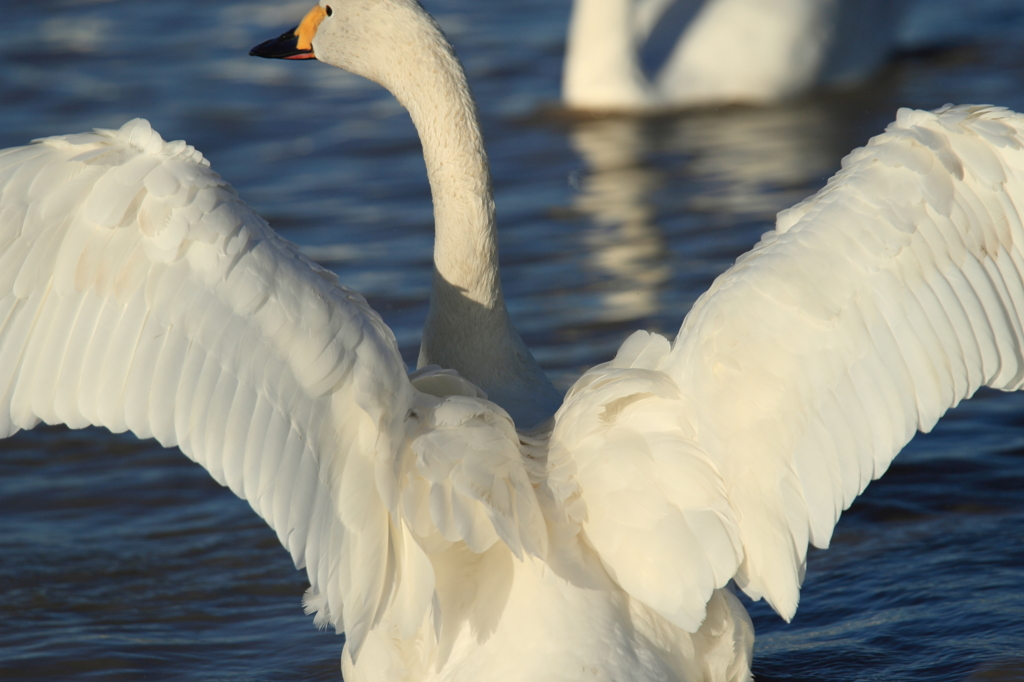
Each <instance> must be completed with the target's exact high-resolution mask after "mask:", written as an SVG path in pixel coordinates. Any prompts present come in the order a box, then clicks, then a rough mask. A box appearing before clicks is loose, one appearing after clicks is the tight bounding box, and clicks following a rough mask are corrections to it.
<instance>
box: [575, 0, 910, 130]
mask: <svg viewBox="0 0 1024 682" xmlns="http://www.w3.org/2000/svg"><path fill="white" fill-rule="evenodd" d="M906 4H907V2H906V0H574V2H573V10H572V17H571V19H570V22H569V32H568V38H567V41H566V55H565V66H564V70H563V73H562V100H563V102H564V103H565V104H566V106H568V107H570V108H572V109H586V110H614V111H657V110H664V109H672V108H680V107H691V106H700V105H714V104H729V103H737V102H739V103H747V104H764V103H769V102H777V101H779V100H782V99H785V98H787V97H792V96H794V95H797V94H799V93H801V92H804V91H806V90H808V89H809V88H811V87H813V86H815V85H823V84H824V85H849V84H851V83H855V82H857V81H861V80H863V79H865V78H867V77H869V76H870V75H872V74H873V73H875V72H876V71H877V70H878V69H879V68H880V67H881V66H882V65H883V64H884V63H885V60H886V59H887V58H888V56H889V54H890V53H891V51H892V50H893V44H894V42H895V39H896V33H897V29H898V23H899V19H900V18H901V16H902V14H903V9H904V6H905V5H906ZM649 43H654V44H655V51H658V50H661V51H663V52H665V56H664V58H663V59H654V60H645V59H644V58H643V54H644V52H645V48H646V46H647V45H648V44H649ZM664 43H667V45H665V44H664ZM648 61H653V62H654V63H651V64H648V63H645V62H648Z"/></svg>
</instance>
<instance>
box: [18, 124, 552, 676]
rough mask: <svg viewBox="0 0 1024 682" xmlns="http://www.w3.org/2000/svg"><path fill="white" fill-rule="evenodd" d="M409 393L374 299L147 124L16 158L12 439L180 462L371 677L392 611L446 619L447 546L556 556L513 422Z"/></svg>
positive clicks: (460, 401) (477, 404) (484, 406)
mask: <svg viewBox="0 0 1024 682" xmlns="http://www.w3.org/2000/svg"><path fill="white" fill-rule="evenodd" d="M405 372H406V370H405V365H404V363H403V362H402V360H401V357H400V356H399V354H398V349H397V345H396V342H395V339H394V336H393V335H392V334H391V331H390V330H389V329H388V328H387V327H386V326H385V325H384V323H383V322H382V321H381V319H380V317H379V316H378V315H377V314H376V313H374V312H373V311H372V310H371V309H370V308H369V307H368V306H367V304H366V302H365V300H364V299H363V298H362V297H361V296H359V295H358V294H355V293H353V292H352V291H349V290H348V289H345V288H343V287H342V286H340V285H339V284H337V282H336V277H335V276H334V275H333V274H332V273H329V272H327V271H326V270H323V269H322V268H320V267H318V266H316V265H315V264H313V263H312V262H310V261H309V260H308V259H306V258H305V257H303V256H302V255H301V254H299V253H298V251H297V250H296V249H295V248H294V247H293V246H292V245H290V244H289V243H287V242H285V241H284V240H282V239H280V238H279V237H278V236H277V235H276V234H275V233H274V232H273V231H272V230H271V229H270V228H269V226H268V225H267V224H266V223H265V222H264V221H263V220H262V219H261V218H259V217H258V216H257V215H256V214H255V213H253V212H252V211H251V210H250V209H249V208H248V207H247V206H245V205H244V204H243V203H242V202H241V201H240V200H239V199H238V197H237V196H236V194H235V192H234V191H233V190H232V189H231V187H230V186H228V185H227V184H226V183H224V182H223V181H222V180H221V179H220V178H219V177H218V176H217V175H216V174H215V173H213V172H212V171H211V170H210V169H209V167H208V163H207V162H206V161H205V160H204V159H203V158H202V156H201V155H200V154H199V153H198V152H196V151H195V150H194V149H192V148H191V147H189V146H187V145H185V144H184V143H183V142H171V143H165V142H164V141H163V140H162V139H161V138H160V136H159V135H157V134H156V133H155V132H153V130H152V129H151V128H150V126H149V124H148V123H146V122H145V121H142V120H135V121H132V122H129V123H128V124H126V125H125V126H124V127H122V128H121V129H120V130H119V131H96V132H95V133H88V134H82V135H72V136H67V137H57V138H49V139H46V140H41V141H39V142H38V143H37V144H34V145H31V146H28V147H22V148H17V149H11V150H6V151H4V152H0V437H2V436H8V435H10V434H12V433H14V432H15V431H17V430H18V429H23V428H31V427H32V426H34V425H35V424H37V423H38V422H39V421H40V420H43V421H46V422H48V423H66V424H68V425H69V426H72V427H82V426H86V425H88V424H96V425H101V426H106V427H107V428H109V429H111V430H113V431H124V430H129V429H130V430H131V431H133V432H134V433H136V434H138V435H139V436H142V437H150V436H152V437H155V438H156V439H157V440H158V441H160V442H161V443H162V444H163V445H167V446H172V445H178V446H180V448H181V449H182V451H183V452H185V453H186V454H187V455H188V456H189V457H191V458H193V459H194V460H195V461H197V462H199V463H200V464H202V465H203V466H204V467H206V468H207V469H208V470H209V471H210V473H211V475H212V476H213V477H214V478H215V479H216V480H217V481H218V482H220V483H221V484H223V485H227V486H229V487H230V488H231V490H232V491H234V492H235V493H236V494H237V495H239V496H240V497H243V498H245V499H246V500H248V501H249V503H250V504H251V505H252V507H253V509H254V510H256V512H257V513H258V514H259V515H260V516H261V517H263V518H264V519H265V520H266V521H267V522H268V523H269V524H270V526H271V527H272V528H274V529H275V530H276V532H277V535H278V538H279V539H280V541H281V543H282V544H283V545H284V546H285V547H286V548H287V549H288V550H289V552H290V553H291V555H292V558H293V560H294V561H295V564H296V566H297V567H299V568H302V567H305V568H306V570H307V572H308V575H309V580H310V583H311V588H310V592H309V594H308V596H307V606H309V607H311V609H312V610H316V611H319V613H318V616H317V621H318V623H320V624H333V625H334V626H335V627H336V628H337V629H338V630H339V631H340V630H342V629H344V630H345V631H346V634H347V639H348V646H349V652H350V653H351V655H352V656H353V658H354V657H355V655H356V654H357V653H358V650H359V647H360V645H361V643H362V641H363V639H364V638H365V636H366V633H367V632H368V631H369V629H370V628H371V627H373V625H374V624H376V623H377V622H378V621H379V619H380V618H381V615H382V613H384V612H385V611H386V610H387V609H391V610H392V613H393V614H394V615H395V618H396V620H397V621H399V622H402V623H404V624H405V625H404V628H405V629H406V630H410V631H411V630H414V629H415V628H417V627H419V626H420V624H421V623H422V622H423V621H424V618H426V617H427V616H428V613H429V610H430V608H431V604H432V603H433V602H434V589H435V584H434V582H435V581H434V575H433V570H432V568H431V565H430V562H429V561H428V560H427V558H426V554H425V552H424V549H423V548H424V547H425V546H429V543H430V541H431V538H433V537H434V536H437V535H438V534H440V535H441V536H443V538H444V542H446V543H447V544H448V545H450V544H451V543H456V542H466V543H467V545H468V546H469V547H470V548H471V549H473V550H477V551H483V550H484V549H487V548H488V547H490V546H491V545H493V544H494V543H495V542H496V541H497V540H498V539H499V538H500V539H502V540H504V541H505V542H507V543H508V544H509V546H510V548H511V550H512V551H513V552H516V553H518V554H520V555H521V554H522V553H523V552H524V551H526V552H530V553H534V554H542V553H543V552H544V547H545V542H546V536H545V528H544V524H543V520H542V519H541V517H540V512H539V508H538V506H537V500H536V497H535V496H534V493H533V490H532V488H531V486H530V484H529V480H528V478H527V476H526V473H525V469H524V467H523V462H522V459H521V457H520V455H519V451H518V439H517V438H516V436H515V431H514V428H513V427H512V424H511V420H510V419H509V418H508V416H507V415H506V414H505V413H504V411H502V410H501V409H500V408H498V407H497V406H495V405H493V404H491V403H488V402H486V401H485V400H482V399H481V398H480V396H479V395H478V394H477V393H473V392H469V393H468V394H467V395H457V396H451V397H445V396H442V397H435V396H434V395H428V394H427V393H423V392H420V391H418V390H416V389H415V388H413V386H412V384H410V382H409V379H408V377H407V376H406V373H405ZM451 382H455V384H457V385H460V386H461V385H468V382H465V381H464V380H460V379H458V378H454V379H451V381H450V382H449V383H451ZM460 382H461V383H460ZM428 383H429V382H428ZM435 383H436V382H435ZM435 388H436V387H435ZM467 391H468V389H466V391H464V393H466V392H467ZM433 392H435V393H436V392H437V391H436V390H435V391H433ZM450 426H458V427H460V428H447V427H450ZM374 481H376V483H377V485H374V484H373V482H374ZM424 488H427V489H429V490H430V499H431V504H430V505H428V507H429V508H428V507H422V508H421V507H418V506H417V505H416V504H414V503H413V502H412V500H414V499H415V492H416V491H417V490H421V489H424ZM403 501H404V504H403ZM434 618H435V620H436V619H437V618H438V614H435V615H434Z"/></svg>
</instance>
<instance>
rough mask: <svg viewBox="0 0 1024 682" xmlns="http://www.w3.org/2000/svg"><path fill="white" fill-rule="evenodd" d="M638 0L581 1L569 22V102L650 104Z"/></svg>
mask: <svg viewBox="0 0 1024 682" xmlns="http://www.w3.org/2000/svg"><path fill="white" fill-rule="evenodd" d="M635 11H636V9H635V7H634V4H633V2H632V0H576V2H574V3H573V7H572V16H571V18H570V20H569V35H568V38H567V41H568V42H567V45H566V53H565V66H564V71H563V73H562V94H563V98H564V99H565V103H566V105H568V106H570V107H578V108H596V109H602V108H603V109H615V108H617V107H622V106H638V105H644V104H648V103H650V102H652V101H653V99H654V92H653V90H652V88H651V86H650V84H649V83H648V82H647V78H646V77H645V76H644V74H643V71H642V70H641V68H640V62H639V58H638V56H637V44H636V36H635V31H634V24H635V21H636V17H635V16H634V14H635Z"/></svg>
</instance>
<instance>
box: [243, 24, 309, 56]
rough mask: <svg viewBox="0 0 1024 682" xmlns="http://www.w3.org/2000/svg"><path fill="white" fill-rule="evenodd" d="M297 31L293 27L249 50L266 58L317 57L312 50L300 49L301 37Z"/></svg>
mask: <svg viewBox="0 0 1024 682" xmlns="http://www.w3.org/2000/svg"><path fill="white" fill-rule="evenodd" d="M295 31H296V29H294V28H293V29H292V30H290V31H285V32H284V33H282V34H281V35H279V36H278V37H277V38H271V39H270V40H266V41H264V42H262V43H260V44H259V45H257V46H256V47H254V48H252V49H251V50H249V55H250V56H252V57H263V58H265V59H315V57H313V51H312V50H303V49H299V46H298V42H299V37H298V35H297V34H296V32H295Z"/></svg>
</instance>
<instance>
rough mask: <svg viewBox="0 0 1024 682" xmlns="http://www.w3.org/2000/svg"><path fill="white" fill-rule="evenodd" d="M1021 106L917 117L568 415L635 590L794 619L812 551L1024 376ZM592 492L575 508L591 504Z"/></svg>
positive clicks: (853, 157)
mask: <svg viewBox="0 0 1024 682" xmlns="http://www.w3.org/2000/svg"><path fill="white" fill-rule="evenodd" d="M1022 146H1024V117H1022V116H1020V115H1017V114H1013V113H1012V112H1009V111H1006V110H1004V109H998V108H992V107H953V108H946V109H944V110H941V111H939V112H936V113H930V112H922V111H910V110H901V111H900V112H899V115H898V118H897V120H896V122H895V123H893V124H892V125H890V127H889V128H888V130H887V131H886V133H884V134H882V135H879V136H878V137H876V138H874V139H872V140H871V142H870V143H869V144H868V145H867V146H866V147H864V148H862V149H858V150H855V151H854V152H853V153H851V154H850V155H849V156H848V157H847V158H846V159H845V160H844V163H843V170H842V171H840V172H839V173H838V174H837V175H836V176H835V177H834V178H832V179H831V180H830V181H829V184H828V186H827V187H826V188H825V189H823V190H822V191H821V192H819V193H818V194H817V195H815V196H814V197H811V198H810V199H808V200H807V201H805V202H803V203H801V204H799V205H797V206H795V207H794V208H792V209H790V210H788V211H784V212H783V213H781V214H780V215H779V221H778V226H777V230H776V231H774V232H770V233H768V234H766V235H765V236H764V237H763V239H762V241H761V243H760V244H758V246H757V247H756V248H755V249H754V250H753V251H751V252H750V253H748V254H746V255H744V256H743V257H741V258H740V259H739V260H738V261H737V263H736V264H735V265H734V266H733V267H732V268H731V269H730V270H728V271H727V272H726V273H724V274H723V275H722V276H720V277H719V278H718V279H717V280H716V281H715V283H714V284H713V285H712V287H711V289H710V290H709V291H708V292H707V293H706V294H705V295H704V296H703V297H702V298H701V299H700V300H699V301H698V302H697V303H696V304H695V305H694V308H693V310H692V311H691V312H690V314H689V315H688V316H687V318H686V320H685V322H684V323H683V326H682V329H681V330H680V332H679V336H678V338H677V339H676V341H675V343H674V344H673V346H672V347H671V348H670V347H669V344H668V342H667V341H665V340H664V339H662V338H661V337H658V336H654V335H649V334H646V333H645V332H639V333H637V334H636V335H634V336H633V337H631V338H630V339H629V340H628V341H627V342H626V344H624V345H623V347H622V349H621V350H620V351H619V354H618V356H617V357H616V359H615V360H614V361H612V362H610V363H607V364H606V365H603V366H599V367H596V368H594V369H593V370H591V371H590V372H588V373H587V374H586V375H584V377H583V378H581V379H580V381H579V382H578V383H577V385H576V386H575V387H574V388H573V389H572V391H571V392H570V394H569V396H567V399H566V403H565V405H564V406H563V407H562V410H561V411H560V412H559V413H558V415H557V416H556V426H555V430H554V432H553V434H552V449H551V457H552V460H553V461H554V462H555V468H558V469H559V470H561V471H562V472H564V473H562V474H561V475H560V476H561V480H560V484H561V488H560V489H561V490H562V492H561V498H562V499H564V500H566V501H567V502H568V501H571V500H573V499H574V498H578V500H581V501H582V502H583V503H584V504H585V509H583V510H581V511H578V512H577V513H576V519H577V520H578V523H579V526H580V528H581V529H582V536H583V537H584V538H585V540H586V543H587V544H588V545H589V546H590V547H591V548H593V549H594V550H595V551H596V553H597V554H598V556H599V557H600V559H601V561H602V563H603V564H604V565H605V566H606V568H607V569H608V570H609V573H610V574H611V575H612V576H613V577H614V578H615V579H616V580H617V581H618V582H619V584H620V585H621V586H622V587H623V588H624V589H626V591H627V592H629V593H630V594H632V595H633V596H634V597H636V598H637V599H639V600H641V601H643V602H645V603H646V604H648V605H649V606H650V607H652V608H654V609H655V610H657V611H658V612H659V613H661V614H662V615H664V616H665V617H667V618H669V619H670V620H671V621H672V622H674V623H676V624H677V625H679V626H680V627H684V628H686V629H689V630H691V631H692V630H694V629H695V627H696V625H697V624H699V623H700V622H701V621H702V619H703V617H704V603H705V602H706V600H707V597H708V595H710V594H711V591H712V590H713V589H715V588H718V587H721V586H723V585H724V584H725V583H726V582H728V580H729V579H730V578H735V580H736V582H737V583H738V584H739V585H740V586H741V587H742V588H743V589H744V590H745V591H746V592H747V593H748V594H750V595H751V596H753V597H754V598H760V597H762V596H764V597H766V598H767V599H768V600H769V601H770V603H771V604H772V605H773V606H774V607H775V608H776V610H778V611H779V613H780V614H781V615H783V616H784V617H785V618H787V619H788V618H790V617H791V616H792V615H793V613H794V611H795V610H796V606H797V601H798V597H799V588H800V583H801V581H802V579H803V573H804V568H805V559H806V552H807V545H808V542H811V543H813V544H815V545H816V546H819V547H825V546H827V545H828V543H829V540H830V538H831V534H832V529H833V527H834V526H835V523H836V521H837V520H838V518H839V515H840V513H841V512H842V510H844V509H846V508H847V507H849V505H850V504H851V503H852V502H853V500H854V498H855V497H856V496H857V495H859V494H860V493H861V492H862V491H863V490H864V488H865V487H866V486H867V484H868V483H869V482H870V481H871V480H872V479H874V478H877V477H879V476H881V475H882V473H884V472H885V470H886V468H887V467H888V466H889V463H890V462H891V460H892V458H893V457H895V456H896V454H897V453H898V452H899V451H900V449H901V448H902V447H903V446H904V445H905V444H906V443H907V442H908V441H909V440H910V438H911V437H912V436H913V434H914V433H915V431H916V430H917V429H920V430H924V431H927V430H929V429H930V428H931V427H932V426H933V425H934V424H935V422H936V420H937V419H938V418H939V417H940V416H941V415H942V414H943V413H944V412H945V411H946V410H947V409H949V408H950V407H952V406H954V405H956V404H957V403H958V402H959V401H960V400H962V399H964V398H966V397H968V396H970V395H971V394H973V393H974V391H976V390H977V389H978V388H979V387H980V386H983V385H987V386H993V387H996V388H999V389H1004V390H1013V389H1016V388H1019V387H1020V386H1021V384H1022V382H1024V352H1022V346H1024V328H1022V324H1021V320H1022V319H1024V279H1022V275H1024V254H1022V245H1024V231H1022V228H1021V221H1020V213H1019V211H1018V208H1017V206H1016V203H1015V202H1019V201H1021V200H1022V199H1024V150H1022ZM577 504H578V503H577Z"/></svg>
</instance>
